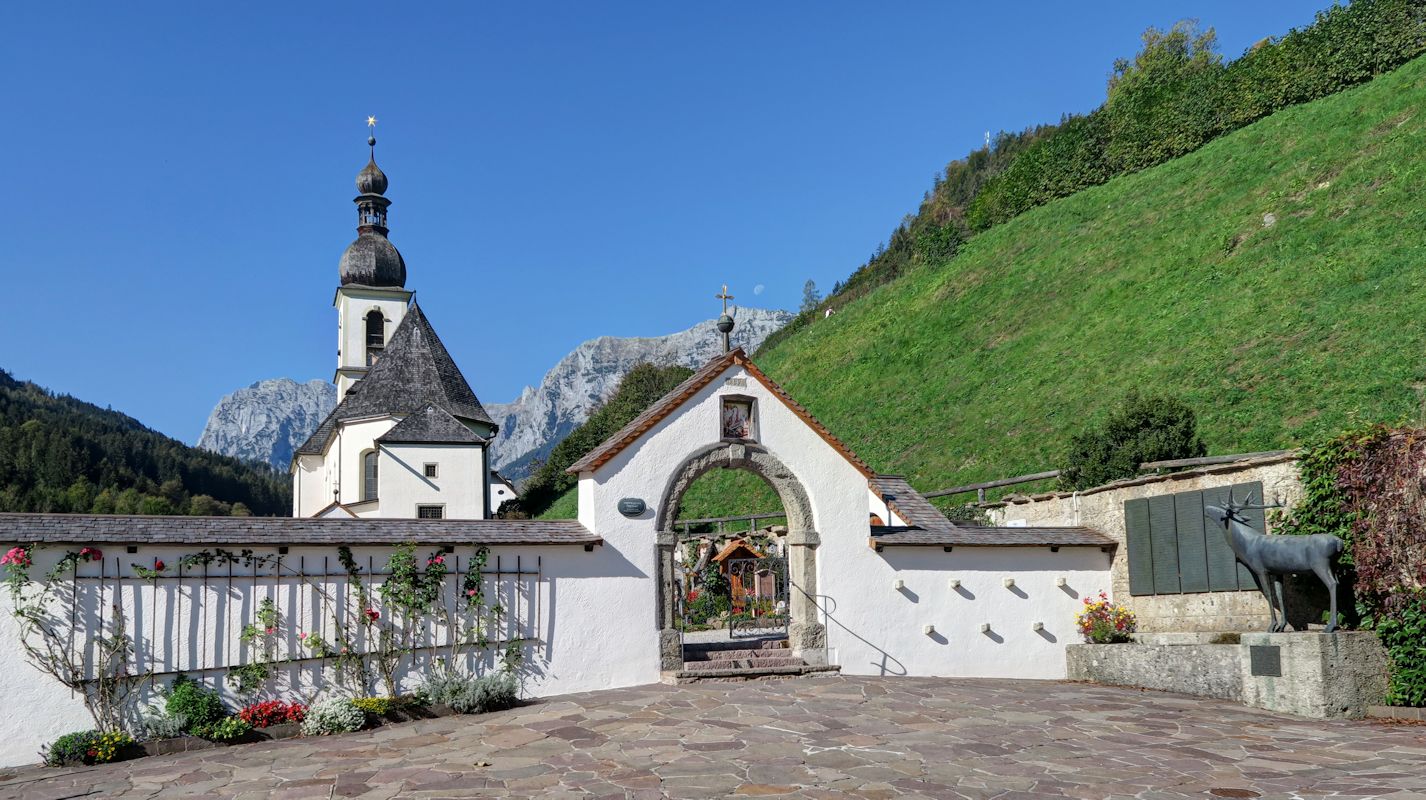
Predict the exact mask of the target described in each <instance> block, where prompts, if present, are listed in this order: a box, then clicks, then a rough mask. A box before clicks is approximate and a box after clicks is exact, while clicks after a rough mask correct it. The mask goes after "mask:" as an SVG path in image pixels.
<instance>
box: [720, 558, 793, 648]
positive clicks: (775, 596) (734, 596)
mask: <svg viewBox="0 0 1426 800" xmlns="http://www.w3.org/2000/svg"><path fill="white" fill-rule="evenodd" d="M723 563H724V565H726V568H727V578H728V598H729V600H730V601H731V608H730V609H729V612H728V635H729V636H730V637H738V636H767V635H768V634H776V633H784V634H785V633H786V632H787V618H788V591H787V560H786V559H785V558H782V557H779V556H765V557H763V558H730V559H728V560H727V561H724V562H723Z"/></svg>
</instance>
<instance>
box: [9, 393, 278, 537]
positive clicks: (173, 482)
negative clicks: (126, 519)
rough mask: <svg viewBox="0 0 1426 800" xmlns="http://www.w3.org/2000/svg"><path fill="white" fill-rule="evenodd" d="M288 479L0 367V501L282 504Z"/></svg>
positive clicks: (54, 505)
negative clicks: (200, 448)
mask: <svg viewBox="0 0 1426 800" xmlns="http://www.w3.org/2000/svg"><path fill="white" fill-rule="evenodd" d="M291 505H292V499H291V489H290V481H289V478H288V477H287V476H286V475H283V474H280V473H278V472H275V471H273V470H272V469H270V468H268V467H267V466H266V465H264V464H261V463H254V462H246V461H240V460H238V459H236V458H231V457H228V456H221V455H218V454H216V453H210V452H208V451H206V450H199V449H198V448H195V447H189V446H188V445H186V444H184V443H182V442H180V441H178V440H176V439H170V438H169V437H167V436H164V435H163V434H161V433H159V432H158V431H155V430H151V429H149V428H146V427H144V426H143V425H142V424H141V423H140V422H139V421H138V420H136V419H134V418H133V417H129V416H127V415H125V414H121V413H119V412H117V411H113V410H109V409H103V408H100V407H98V406H96V405H93V404H91V403H86V402H84V401H82V400H77V399H75V398H73V397H68V396H65V395H56V394H53V393H51V392H48V391H46V390H45V389H43V388H42V387H40V386H36V385H35V384H33V383H29V382H27V381H17V380H15V379H14V378H13V377H11V375H10V374H9V373H7V372H5V371H3V370H0V511H59V512H76V513H78V512H93V513H102V514H114V513H117V514H195V515H212V514H217V515H227V514H259V515H285V514H289V513H291V510H292V509H291Z"/></svg>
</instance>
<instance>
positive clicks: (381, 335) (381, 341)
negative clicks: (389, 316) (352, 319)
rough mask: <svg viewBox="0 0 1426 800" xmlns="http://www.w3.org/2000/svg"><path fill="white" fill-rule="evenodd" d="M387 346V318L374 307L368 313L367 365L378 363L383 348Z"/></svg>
mask: <svg viewBox="0 0 1426 800" xmlns="http://www.w3.org/2000/svg"><path fill="white" fill-rule="evenodd" d="M385 346H386V318H385V317H384V316H382V314H381V311H379V310H378V309H375V308H373V309H372V310H371V311H368V312H367V314H366V365H367V366H368V367H369V366H371V365H372V364H375V363H376V358H377V356H378V355H380V354H381V353H380V351H381V348H383V347H385Z"/></svg>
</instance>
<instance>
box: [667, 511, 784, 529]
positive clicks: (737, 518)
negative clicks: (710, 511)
mask: <svg viewBox="0 0 1426 800" xmlns="http://www.w3.org/2000/svg"><path fill="white" fill-rule="evenodd" d="M786 518H787V513H786V512H783V511H779V512H777V513H767V514H736V515H734V516H731V517H704V518H703V519H676V520H674V521H673V524H674V525H681V526H682V527H683V532H684V533H685V534H687V533H688V532H689V531H688V529H689V527H690V526H693V525H710V524H716V525H717V526H718V532H719V533H722V532H723V526H724V525H725V524H726V523H729V522H744V521H746V522H747V523H748V530H750V531H751V530H752V529H753V523H755V522H757V521H758V520H762V519H786Z"/></svg>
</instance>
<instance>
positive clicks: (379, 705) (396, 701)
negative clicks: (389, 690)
mask: <svg viewBox="0 0 1426 800" xmlns="http://www.w3.org/2000/svg"><path fill="white" fill-rule="evenodd" d="M405 704H406V703H405V701H403V700H402V699H401V698H392V697H357V698H353V700H352V705H354V706H356V707H357V708H360V709H361V710H362V711H365V712H366V713H368V714H372V715H375V716H378V717H380V716H383V715H385V714H387V713H388V712H390V711H391V710H392V709H395V708H400V707H402V706H404V705H405Z"/></svg>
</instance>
